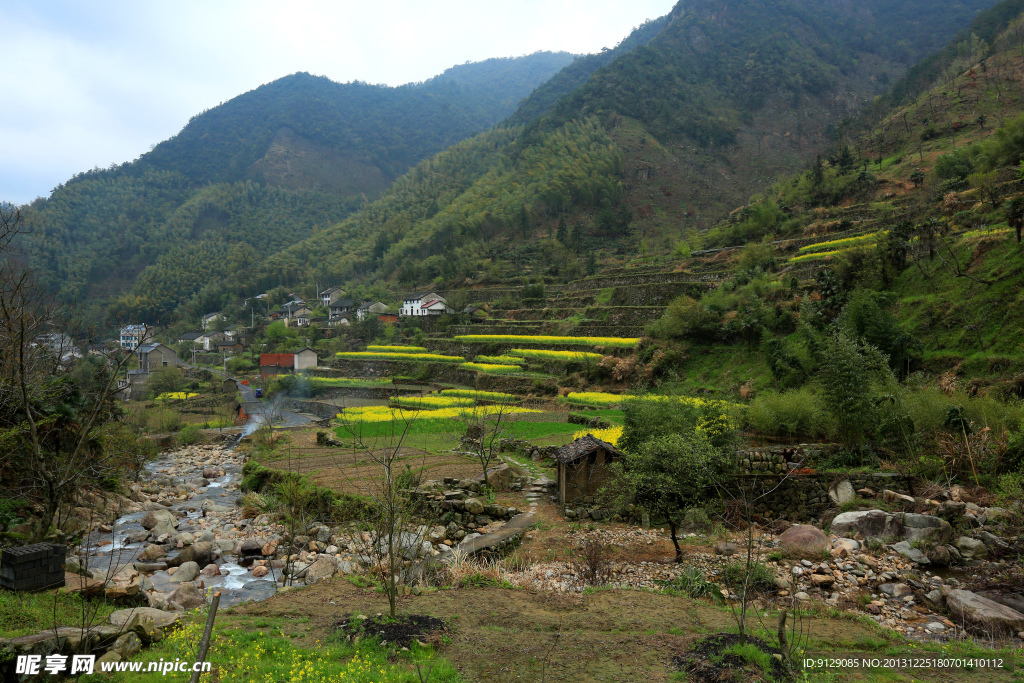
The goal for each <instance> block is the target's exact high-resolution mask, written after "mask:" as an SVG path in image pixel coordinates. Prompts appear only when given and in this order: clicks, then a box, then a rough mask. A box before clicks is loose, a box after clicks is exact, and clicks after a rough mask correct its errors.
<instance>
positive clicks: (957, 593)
mask: <svg viewBox="0 0 1024 683" xmlns="http://www.w3.org/2000/svg"><path fill="white" fill-rule="evenodd" d="M946 605H947V606H948V607H949V611H950V612H951V613H952V614H953V615H954V616H955V617H957V618H959V619H963V620H964V621H967V622H970V623H972V624H974V625H976V626H979V627H981V628H982V629H984V630H986V631H989V632H992V631H994V632H997V633H1016V632H1017V631H1021V630H1024V614H1021V613H1020V612H1018V611H1017V610H1015V609H1010V608H1009V607H1007V606H1006V605H1000V604H999V603H998V602H995V601H994V600H989V599H988V598H985V597H982V596H980V595H977V594H975V593H972V592H970V591H965V590H952V591H950V592H949V595H947V596H946Z"/></svg>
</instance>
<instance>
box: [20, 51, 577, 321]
mask: <svg viewBox="0 0 1024 683" xmlns="http://www.w3.org/2000/svg"><path fill="white" fill-rule="evenodd" d="M572 59H573V55H570V54H568V53H545V52H540V53H536V54H533V55H529V56H526V57H519V58H510V59H491V60H487V61H485V62H479V63H474V64H465V65H461V66H457V67H453V68H451V69H448V70H447V71H445V72H444V73H443V74H441V75H439V76H437V77H435V78H432V79H430V80H428V81H426V82H424V83H417V84H410V85H406V86H402V87H398V88H391V87H386V86H375V85H369V84H366V83H358V82H356V83H347V84H340V83H334V82H332V81H330V80H328V79H326V78H323V77H317V76H311V75H309V74H304V73H298V74H293V75H291V76H286V77H284V78H281V79H279V80H277V81H274V82H273V83H269V84H267V85H264V86H261V87H260V88H257V89H256V90H253V91H251V92H248V93H245V94H243V95H240V96H238V97H236V98H234V99H232V100H230V101H228V102H225V103H224V104H222V105H220V106H218V107H215V108H213V109H211V110H208V111H206V112H203V113H201V114H198V115H196V116H195V117H193V118H192V120H191V121H190V122H189V123H188V125H186V126H185V128H184V129H183V130H182V131H181V133H179V134H178V135H176V136H175V137H173V138H171V139H169V140H166V141H164V142H162V143H160V144H159V145H157V146H156V147H155V148H154V149H153V150H152V151H150V152H149V153H147V154H144V155H142V156H141V157H140V158H139V159H137V160H136V161H134V162H131V163H127V164H123V165H121V166H119V167H112V168H110V169H106V170H96V171H91V172H86V173H82V174H79V175H78V176H76V177H74V178H72V179H71V180H69V181H68V182H67V183H65V184H63V185H61V186H58V187H57V188H56V189H55V190H54V191H53V193H52V194H51V196H50V197H48V198H46V199H40V200H37V201H36V202H34V203H33V204H32V206H31V209H30V211H29V212H28V213H29V220H30V221H31V224H32V226H33V231H32V234H31V236H30V237H29V239H28V240H27V241H26V247H27V248H28V250H29V252H30V254H31V255H32V258H33V263H34V264H35V265H36V266H37V267H38V269H39V272H40V274H41V275H42V277H43V279H44V280H45V283H46V284H47V285H48V286H50V287H52V288H53V289H54V290H55V291H58V292H60V294H61V295H62V296H63V297H65V298H72V297H75V298H79V299H81V300H86V299H88V300H90V302H91V303H93V304H96V302H97V301H98V300H102V299H103V298H104V297H105V296H107V295H110V294H117V293H119V292H121V291H123V290H124V289H126V288H127V287H128V286H129V285H130V284H131V283H132V282H133V281H134V280H135V278H136V276H137V275H138V273H139V272H140V271H141V270H142V269H143V268H145V267H146V266H148V265H151V264H154V263H157V262H158V261H160V260H161V258H163V261H164V262H177V263H182V264H187V263H193V262H194V263H196V264H202V265H201V266H199V267H198V271H197V272H198V273H202V272H203V269H204V268H206V266H207V265H208V264H209V263H210V262H213V261H217V262H220V263H225V262H226V261H225V258H224V254H225V253H226V250H230V248H231V246H232V245H233V244H236V243H242V242H244V243H245V244H247V245H248V247H249V248H250V249H252V250H253V251H254V253H253V254H249V255H247V256H246V258H247V259H248V260H252V259H255V258H262V257H263V256H265V255H266V254H268V253H273V252H275V251H278V250H279V249H281V248H282V247H284V246H286V245H288V244H292V243H294V242H296V241H300V240H302V239H304V238H306V237H308V236H309V235H310V234H311V233H312V232H313V231H314V230H316V229H317V228H319V227H324V226H326V225H329V224H332V223H336V222H338V221H339V220H341V219H342V218H343V217H344V216H346V215H347V214H349V213H351V211H352V210H354V209H355V208H357V207H358V206H360V205H362V204H364V203H365V202H367V201H369V200H372V199H373V198H375V197H376V196H377V195H378V194H379V193H380V192H381V191H382V190H383V189H384V188H386V187H387V186H388V185H389V184H390V183H391V181H392V180H393V179H394V178H396V177H398V176H399V175H400V174H401V173H403V172H404V171H406V170H407V169H408V168H409V167H410V166H412V165H413V164H415V163H416V162H418V161H419V160H420V159H423V158H425V157H428V156H430V155H432V154H435V153H437V152H438V151H440V150H442V149H444V148H446V147H448V146H450V145H451V144H453V143H455V142H458V141H459V140H461V139H463V138H466V137H468V136H470V135H473V134H475V133H477V132H479V131H481V130H484V129H486V128H488V127H489V126H492V125H494V124H495V123H497V122H498V121H500V120H501V119H503V118H504V117H506V116H508V115H509V113H511V112H512V111H513V110H514V109H515V107H516V106H517V104H518V103H519V101H520V100H521V99H522V98H523V97H525V96H526V95H527V94H529V93H530V91H531V90H533V88H534V87H536V86H537V85H538V84H540V83H542V82H543V81H544V80H546V79H547V78H549V77H550V76H551V75H552V74H554V73H556V72H557V71H558V70H559V69H560V68H562V67H563V66H565V65H566V64H568V63H570V62H571V61H572ZM186 252H187V253H188V254H189V255H190V256H188V257H185V253H186ZM183 267H187V266H183ZM140 286H142V287H145V288H147V291H146V292H145V296H152V297H153V298H154V301H153V302H151V303H149V304H147V306H148V312H149V313H150V314H152V315H156V316H159V315H163V314H165V313H166V312H167V310H169V309H168V308H167V306H171V308H173V306H174V305H176V303H177V302H178V301H180V300H181V299H182V298H187V297H188V296H189V295H191V294H192V293H193V292H194V291H195V288H194V286H193V278H190V277H184V276H183V273H178V274H175V276H174V277H172V279H171V281H168V282H164V283H159V284H157V283H154V282H152V279H150V280H149V281H144V282H142V283H141V285H140ZM154 286H156V287H158V288H159V287H163V289H160V291H156V292H153V291H151V290H152V287H154ZM165 302H166V303H165Z"/></svg>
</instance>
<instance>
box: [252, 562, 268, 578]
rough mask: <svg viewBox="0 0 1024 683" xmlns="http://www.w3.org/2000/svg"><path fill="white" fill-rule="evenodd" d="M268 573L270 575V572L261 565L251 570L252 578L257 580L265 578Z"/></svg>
mask: <svg viewBox="0 0 1024 683" xmlns="http://www.w3.org/2000/svg"><path fill="white" fill-rule="evenodd" d="M269 573H270V570H269V569H267V568H266V567H264V566H262V565H261V566H259V567H253V568H252V576H253V578H254V579H258V578H261V577H264V576H266V575H267V574H269Z"/></svg>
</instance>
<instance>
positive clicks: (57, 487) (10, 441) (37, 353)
mask: <svg viewBox="0 0 1024 683" xmlns="http://www.w3.org/2000/svg"><path fill="white" fill-rule="evenodd" d="M20 228H21V216H20V214H19V213H18V212H17V210H11V209H6V208H3V207H0V258H2V259H3V260H2V261H0V448H2V449H3V450H4V452H5V453H7V454H9V457H12V458H14V459H15V460H16V461H17V462H20V463H21V467H20V469H19V470H18V475H17V479H18V480H17V481H16V482H14V483H13V486H12V488H14V489H15V491H16V492H18V493H20V495H22V496H23V497H25V498H27V499H30V500H37V501H40V503H41V505H42V508H43V512H42V516H41V519H40V523H39V527H38V528H37V529H36V531H35V534H34V536H35V540H37V541H38V540H42V538H43V537H44V536H45V535H46V534H47V532H48V531H49V529H50V526H51V525H52V524H53V522H54V519H55V518H57V517H58V512H59V510H60V509H61V508H62V506H64V505H67V504H69V503H70V502H71V500H72V499H73V497H74V495H75V494H76V492H77V491H78V490H79V488H80V487H81V485H82V484H83V483H84V482H86V481H97V480H100V479H102V478H105V477H107V476H109V475H110V474H112V473H115V472H116V470H117V469H118V467H119V462H118V461H117V459H116V457H115V455H116V453H117V450H116V449H106V448H104V446H103V438H102V437H103V435H102V430H103V427H104V426H105V425H107V424H108V423H110V422H112V421H114V420H115V419H116V418H117V415H118V410H117V407H116V405H115V401H114V396H115V393H116V391H117V379H118V375H119V373H120V371H121V370H122V369H123V368H124V367H125V366H126V364H127V363H128V361H129V360H130V359H131V357H132V355H131V353H130V352H119V353H111V354H109V355H108V356H107V357H106V358H105V359H104V360H105V361H106V362H104V363H102V364H101V365H100V366H99V367H98V368H95V369H94V370H93V371H92V372H91V373H84V374H83V375H79V376H75V375H74V374H73V373H72V368H71V367H70V364H69V363H68V362H67V359H66V358H65V357H63V356H64V354H62V353H60V352H59V351H58V352H54V351H53V350H51V349H50V348H49V347H48V346H47V345H46V344H44V343H42V342H41V338H42V337H43V336H44V335H46V334H50V333H57V334H63V335H67V336H68V337H71V336H72V335H74V334H75V332H77V331H79V330H80V329H81V326H80V325H79V323H78V322H77V321H76V320H75V319H74V315H73V314H74V311H73V310H72V309H71V308H70V307H68V306H62V305H60V304H57V303H54V301H53V296H52V295H51V294H50V293H49V292H47V291H45V290H44V289H42V288H41V287H40V286H39V285H38V284H37V283H36V282H35V281H34V279H33V277H32V271H31V270H30V269H28V268H27V267H26V266H25V265H24V264H23V263H22V262H21V260H19V259H18V258H16V257H17V254H15V253H14V252H13V249H12V248H11V245H12V243H13V241H14V239H15V237H16V236H17V235H18V233H19V231H20ZM62 338H63V337H62Z"/></svg>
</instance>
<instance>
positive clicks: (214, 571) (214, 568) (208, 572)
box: [199, 562, 220, 576]
mask: <svg viewBox="0 0 1024 683" xmlns="http://www.w3.org/2000/svg"><path fill="white" fill-rule="evenodd" d="M199 573H200V574H201V575H203V576H220V567H219V566H218V565H216V564H214V563H213V562H211V563H210V564H208V565H206V566H205V567H203V569H202V570H201V571H200V572H199Z"/></svg>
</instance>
